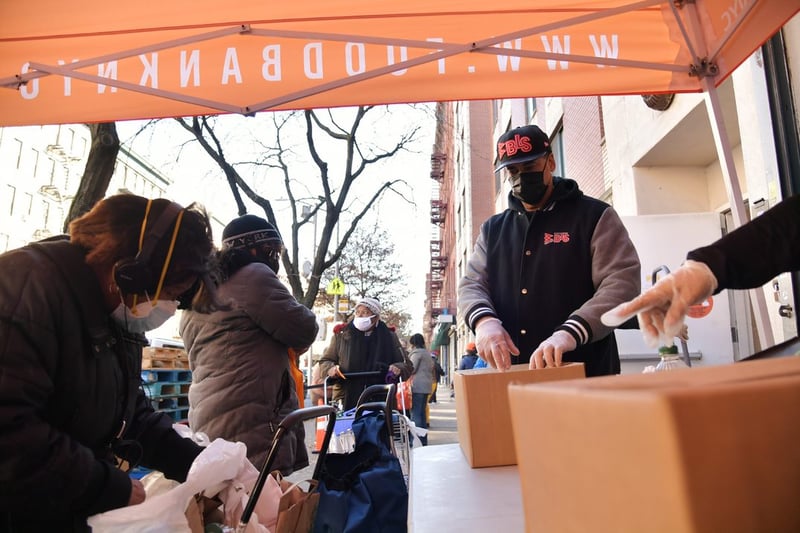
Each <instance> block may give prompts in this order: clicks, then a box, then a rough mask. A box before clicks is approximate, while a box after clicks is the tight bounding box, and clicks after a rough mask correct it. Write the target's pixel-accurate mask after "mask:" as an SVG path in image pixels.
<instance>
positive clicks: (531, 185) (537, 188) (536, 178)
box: [511, 171, 547, 205]
mask: <svg viewBox="0 0 800 533" xmlns="http://www.w3.org/2000/svg"><path fill="white" fill-rule="evenodd" d="M546 192H547V185H545V183H544V172H543V171H539V172H520V173H519V174H517V175H516V176H512V177H511V194H513V195H514V196H516V197H517V198H519V199H520V200H522V201H523V202H525V203H526V204H531V205H536V204H538V203H539V202H541V201H542V198H544V194H545V193H546Z"/></svg>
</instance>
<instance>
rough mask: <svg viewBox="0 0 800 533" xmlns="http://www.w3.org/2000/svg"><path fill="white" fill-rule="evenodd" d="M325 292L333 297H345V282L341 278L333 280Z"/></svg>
mask: <svg viewBox="0 0 800 533" xmlns="http://www.w3.org/2000/svg"><path fill="white" fill-rule="evenodd" d="M325 292H326V293H328V294H330V295H332V296H342V295H344V282H343V281H342V280H341V279H340V278H333V279H332V280H331V281H330V283H328V286H327V287H326V288H325Z"/></svg>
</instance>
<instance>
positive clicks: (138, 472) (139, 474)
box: [128, 466, 152, 479]
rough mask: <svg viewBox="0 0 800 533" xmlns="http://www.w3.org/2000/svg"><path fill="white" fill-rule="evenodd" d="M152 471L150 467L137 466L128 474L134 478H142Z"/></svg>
mask: <svg viewBox="0 0 800 533" xmlns="http://www.w3.org/2000/svg"><path fill="white" fill-rule="evenodd" d="M150 472H152V470H150V469H149V468H145V467H143V466H137V467H136V468H134V469H133V470H130V471H128V476H130V477H131V478H132V479H142V478H143V477H144V476H146V475H147V474H149V473H150Z"/></svg>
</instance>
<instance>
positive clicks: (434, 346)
mask: <svg viewBox="0 0 800 533" xmlns="http://www.w3.org/2000/svg"><path fill="white" fill-rule="evenodd" d="M451 326H452V324H451V323H450V322H446V323H442V324H439V327H438V328H436V333H434V335H433V342H432V343H431V350H438V349H439V347H440V346H447V345H448V344H450V327H451Z"/></svg>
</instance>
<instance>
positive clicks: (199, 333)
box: [180, 263, 318, 475]
mask: <svg viewBox="0 0 800 533" xmlns="http://www.w3.org/2000/svg"><path fill="white" fill-rule="evenodd" d="M219 295H220V297H221V298H223V299H224V300H228V299H230V300H232V304H233V309H232V310H231V311H217V312H214V313H212V314H209V315H203V314H199V313H194V312H188V311H187V312H185V313H184V314H183V317H182V318H181V325H180V333H181V336H182V337H183V341H184V343H185V344H186V350H187V352H188V353H189V365H190V367H191V369H192V385H191V387H190V388H189V425H190V426H191V428H192V429H193V430H194V431H201V432H204V433H206V434H208V436H209V437H210V438H211V439H215V438H218V437H219V438H224V439H226V440H232V441H241V442H244V443H245V444H246V445H247V457H248V458H249V459H250V461H251V462H252V463H253V464H254V465H255V466H256V468H259V469H260V468H261V466H262V464H263V462H264V459H265V457H266V455H267V452H268V451H269V447H270V444H271V443H272V438H273V436H274V434H275V431H276V429H277V427H278V424H279V423H280V421H281V420H282V419H283V418H284V417H285V416H286V415H287V414H289V413H291V412H292V411H294V410H295V409H297V408H298V399H297V394H296V392H295V388H294V381H293V380H292V378H291V373H290V370H289V358H288V352H287V350H288V348H294V349H295V350H296V351H302V350H304V349H306V348H307V347H308V346H309V345H311V343H312V342H313V341H314V338H315V337H316V334H317V327H318V326H317V322H316V318H315V316H314V313H312V312H311V311H310V310H309V309H308V308H307V307H305V306H303V305H301V304H300V303H299V302H298V301H297V300H295V298H294V297H293V296H292V294H291V293H290V292H289V291H288V290H287V289H286V287H285V286H284V285H283V283H281V281H280V280H279V279H278V277H277V276H276V275H275V273H274V272H272V270H271V269H270V268H269V267H268V266H267V265H265V264H263V263H251V264H249V265H246V266H244V267H242V268H241V269H240V270H238V271H237V272H236V273H235V274H233V276H231V277H230V279H228V280H227V281H226V282H224V283H223V284H222V285H221V286H220V287H219ZM307 465H308V453H307V451H306V447H305V431H304V429H303V425H302V424H298V426H297V427H296V428H295V430H294V431H292V432H289V433H287V434H286V436H285V437H284V438H283V441H282V444H281V447H280V449H279V451H278V456H277V460H276V462H275V463H274V466H273V468H274V469H279V470H281V472H282V473H283V474H285V475H288V474H291V473H292V471H294V470H298V469H300V468H304V467H305V466H307Z"/></svg>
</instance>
